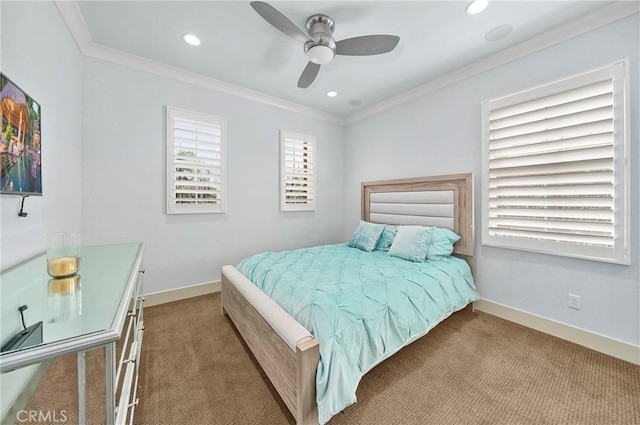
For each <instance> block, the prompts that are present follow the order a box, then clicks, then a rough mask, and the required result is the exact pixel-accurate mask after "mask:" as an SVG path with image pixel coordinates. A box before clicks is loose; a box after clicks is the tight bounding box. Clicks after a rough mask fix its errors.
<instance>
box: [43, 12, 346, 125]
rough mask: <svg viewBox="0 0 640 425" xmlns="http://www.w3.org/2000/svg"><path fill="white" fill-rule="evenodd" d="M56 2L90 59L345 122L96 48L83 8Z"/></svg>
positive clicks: (291, 104) (254, 93)
mask: <svg viewBox="0 0 640 425" xmlns="http://www.w3.org/2000/svg"><path fill="white" fill-rule="evenodd" d="M54 2H55V4H56V7H57V8H58V12H59V13H60V15H61V16H62V19H63V20H64V22H65V24H66V25H67V28H68V29H69V32H70V33H71V36H72V37H73V39H74V40H75V42H76V44H77V45H78V48H79V49H80V51H81V52H82V54H83V55H85V56H87V57H91V58H94V59H99V60H103V61H107V62H111V63H115V64H118V65H123V66H126V67H129V68H134V69H138V70H141V71H145V72H149V73H151V74H156V75H159V76H162V77H166V78H171V79H174V80H178V81H182V82H185V83H189V84H194V85H197V86H200V87H205V88H208V89H212V90H216V91H219V92H222V93H226V94H230V95H233V96H237V97H240V98H244V99H248V100H251V101H254V102H258V103H262V104H265V105H269V106H273V107H276V108H280V109H284V110H286V111H289V112H294V113H297V114H301V115H306V116H309V117H312V118H316V119H320V120H323V121H328V122H331V123H334V124H338V125H344V124H345V120H344V118H342V117H340V116H338V115H334V114H330V113H328V112H323V111H319V110H317V109H314V108H310V107H308V106H304V105H300V104H298V103H294V102H290V101H287V100H284V99H280V98H278V97H275V96H270V95H267V94H264V93H260V92H258V91H255V90H251V89H247V88H244V87H240V86H236V85H234V84H230V83H227V82H224V81H220V80H216V79H214V78H210V77H205V76H203V75H201V74H197V73H195V72H191V71H186V70H184V69H180V68H176V67H173V66H170V65H166V64H163V63H160V62H157V61H153V60H150V59H146V58H143V57H140V56H137V55H133V54H130V53H125V52H123V51H121V50H117V49H112V48H110V47H106V46H103V45H100V44H97V43H95V42H94V41H93V38H92V37H91V33H90V32H89V29H88V28H87V24H86V22H85V20H84V17H83V16H82V12H80V7H79V6H78V3H77V2H76V1H75V0H54Z"/></svg>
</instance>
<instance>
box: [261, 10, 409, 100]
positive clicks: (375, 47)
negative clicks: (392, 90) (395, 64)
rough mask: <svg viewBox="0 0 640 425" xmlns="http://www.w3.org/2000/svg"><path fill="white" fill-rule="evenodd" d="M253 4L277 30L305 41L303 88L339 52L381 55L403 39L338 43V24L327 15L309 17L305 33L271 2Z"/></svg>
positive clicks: (377, 37)
mask: <svg viewBox="0 0 640 425" xmlns="http://www.w3.org/2000/svg"><path fill="white" fill-rule="evenodd" d="M251 7H253V9H254V10H255V11H256V12H257V13H258V14H259V15H260V16H262V18H263V19H264V20H265V21H267V22H268V23H270V24H271V25H272V26H274V27H275V28H276V29H278V30H279V31H282V32H283V33H284V34H286V35H288V36H289V37H291V38H293V39H294V40H296V41H301V42H303V43H304V53H305V55H306V56H307V59H309V63H307V66H306V67H305V68H304V70H303V71H302V75H300V79H299V80H298V87H299V88H302V89H306V88H307V87H309V86H310V85H311V83H313V81H314V80H315V78H316V76H317V75H318V72H319V71H320V65H326V64H328V63H329V62H331V61H332V60H333V59H334V57H335V56H336V55H346V56H370V55H379V54H382V53H388V52H390V51H392V50H393V49H395V47H396V46H397V45H398V42H399V41H400V37H398V36H396V35H380V34H378V35H368V36H360V37H353V38H348V39H346V40H340V41H338V42H336V41H335V39H334V38H333V30H334V29H335V23H334V21H333V19H331V18H330V17H329V16H327V15H323V14H315V15H312V16H310V17H309V18H308V19H307V22H306V25H305V27H306V32H305V31H304V30H303V29H301V28H300V27H298V26H297V25H296V24H294V23H293V22H291V21H290V20H289V18H287V17H286V16H284V15H283V14H282V13H280V12H279V11H278V10H277V9H275V8H274V7H273V6H271V5H269V4H268V3H265V2H261V1H253V2H251Z"/></svg>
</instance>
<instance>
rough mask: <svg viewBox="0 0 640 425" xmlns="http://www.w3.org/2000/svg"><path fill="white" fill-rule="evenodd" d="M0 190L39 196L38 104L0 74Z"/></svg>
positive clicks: (40, 188)
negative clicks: (0, 167)
mask: <svg viewBox="0 0 640 425" xmlns="http://www.w3.org/2000/svg"><path fill="white" fill-rule="evenodd" d="M0 117H1V118H2V119H1V120H0V124H1V125H2V127H1V130H2V131H0V164H1V166H2V169H1V174H0V178H1V181H0V192H2V193H10V194H16V195H42V167H41V161H40V105H39V104H38V103H37V102H35V101H34V100H33V99H32V98H31V97H29V95H27V94H26V93H25V92H23V91H22V90H21V89H20V88H19V87H18V86H16V85H15V84H14V83H13V82H12V81H11V80H9V79H8V78H7V77H6V76H5V75H4V74H2V73H0Z"/></svg>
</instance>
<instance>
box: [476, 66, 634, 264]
mask: <svg viewBox="0 0 640 425" xmlns="http://www.w3.org/2000/svg"><path fill="white" fill-rule="evenodd" d="M627 66H628V65H627V64H626V63H623V62H620V63H616V64H614V65H611V66H607V67H605V68H601V69H598V70H595V71H591V72H588V73H584V74H581V75H577V76H574V77H570V78H567V79H564V80H561V81H557V82H554V83H550V84H546V85H543V86H540V87H536V88H533V89H530V90H525V91H523V92H520V93H516V94H513V95H509V96H505V97H501V98H498V99H493V100H489V101H486V102H483V105H482V109H483V112H482V115H483V143H484V145H483V208H482V219H483V223H482V224H483V226H482V242H483V244H485V245H492V246H499V247H504V248H513V249H522V250H528V251H536V252H544V253H549V254H556V255H564V256H571V257H579V258H587V259H592V260H599V261H608V262H614V263H622V264H629V246H628V244H629V199H630V198H629V186H628V182H629V167H628V163H627V155H628V149H629V148H628V143H629V142H628V110H629V108H628V102H629V95H628V82H627V78H628V77H627V76H626V74H625V69H626V68H627Z"/></svg>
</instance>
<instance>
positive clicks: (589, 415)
mask: <svg viewBox="0 0 640 425" xmlns="http://www.w3.org/2000/svg"><path fill="white" fill-rule="evenodd" d="M102 356H103V351H102V350H96V351H95V352H92V353H90V355H89V356H88V373H89V377H88V380H89V381H90V382H89V424H99V423H104V414H103V410H102V409H103V407H102V406H103V405H104V402H103V397H104V388H103V383H102V379H103V378H102V377H103V375H102V373H103V372H102V369H101V363H102ZM142 357H143V358H142V362H143V363H142V366H141V371H140V382H139V384H140V390H139V395H140V405H139V407H138V409H137V410H136V418H135V421H134V423H136V424H145V425H152V424H153V425H156V424H157V425H173V424H176V425H178V424H180V425H182V424H184V425H187V424H188V425H206V424H229V425H232V424H233V425H236V424H288V423H293V418H292V416H291V415H290V414H289V412H288V411H287V410H286V407H285V406H284V404H283V403H282V401H281V400H280V399H279V397H278V396H277V394H276V393H275V390H274V389H273V387H272V386H271V385H270V384H269V383H268V380H267V379H266V377H265V376H264V374H263V373H262V371H261V370H260V368H259V367H258V366H257V364H256V362H255V360H254V359H253V357H252V356H251V355H250V353H249V352H248V349H247V348H246V346H245V345H244V343H242V342H241V340H240V337H239V335H238V334H237V333H236V331H235V329H234V328H233V326H232V324H231V322H230V321H229V319H228V318H227V317H226V316H221V315H220V296H219V294H214V295H206V296H202V297H198V298H193V299H190V300H184V301H179V302H175V303H170V304H165V305H161V306H156V307H151V308H148V309H146V310H145V336H144V343H143V356H142ZM75 380H76V373H75V357H74V356H65V357H62V358H60V359H58V360H56V361H55V362H54V364H53V365H52V367H51V369H50V370H49V373H48V374H47V376H46V377H45V378H44V379H43V381H42V382H41V384H40V386H39V387H38V390H37V391H36V393H35V394H34V396H33V398H32V400H31V401H30V403H29V405H28V406H27V409H40V410H57V411H60V410H61V409H66V416H67V417H68V421H67V422H66V423H76V422H77V417H76V413H75V412H76V403H75ZM357 396H358V402H357V403H356V404H355V405H353V406H350V407H348V408H347V409H345V410H344V411H343V412H342V413H339V414H338V415H336V416H334V418H333V419H332V420H331V421H330V425H338V424H340V425H343V424H344V425H346V424H362V425H364V424H366V425H372V424H434V425H439V424H465V425H467V424H508V425H515V424H536V425H537V424H594V425H609V424H611V425H623V424H640V366H635V365H632V364H630V363H627V362H624V361H621V360H617V359H614V358H612V357H609V356H606V355H603V354H600V353H597V352H595V351H591V350H588V349H586V348H582V347H580V346H577V345H575V344H572V343H569V342H565V341H563V340H560V339H557V338H554V337H550V336H547V335H544V334H542V333H540V332H536V331H532V330H530V329H527V328H524V327H522V326H519V325H516V324H513V323H510V322H507V321H504V320H501V319H498V318H496V317H493V316H490V315H487V314H483V313H469V312H466V311H465V312H460V313H456V314H455V315H453V316H452V317H451V318H449V319H447V320H446V321H445V322H443V323H442V324H440V325H439V326H438V327H436V328H435V329H434V330H433V331H431V332H430V333H429V335H427V336H426V337H424V338H422V339H421V340H419V341H417V342H415V343H413V344H412V345H410V346H408V347H405V348H404V349H403V350H401V351H400V352H399V353H397V354H396V355H394V356H393V357H391V358H390V359H388V360H387V361H385V362H383V363H382V364H380V365H378V366H377V367H376V368H375V369H374V370H372V371H371V372H369V373H368V374H367V375H365V377H364V378H363V380H362V382H361V383H360V386H359V388H358V392H357ZM22 423H29V422H22ZM43 423H46V422H38V424H43ZM50 423H55V422H50ZM57 423H60V422H57Z"/></svg>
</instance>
